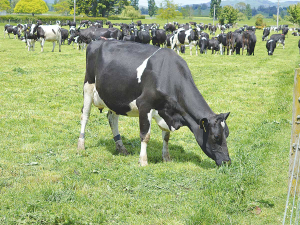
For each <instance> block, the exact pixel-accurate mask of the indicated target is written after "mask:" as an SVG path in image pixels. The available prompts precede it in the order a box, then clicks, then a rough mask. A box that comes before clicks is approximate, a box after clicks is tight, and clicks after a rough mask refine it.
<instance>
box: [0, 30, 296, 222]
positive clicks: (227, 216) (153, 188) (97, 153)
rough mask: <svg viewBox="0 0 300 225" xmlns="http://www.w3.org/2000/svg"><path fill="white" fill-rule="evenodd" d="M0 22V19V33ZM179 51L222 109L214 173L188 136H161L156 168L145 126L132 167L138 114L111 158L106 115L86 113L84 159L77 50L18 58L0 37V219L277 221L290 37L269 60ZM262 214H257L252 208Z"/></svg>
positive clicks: (283, 190)
mask: <svg viewBox="0 0 300 225" xmlns="http://www.w3.org/2000/svg"><path fill="white" fill-rule="evenodd" d="M3 25H4V24H1V27H3ZM256 35H257V40H258V41H257V45H256V48H255V56H245V55H243V56H242V55H240V56H239V55H233V56H227V55H225V56H221V55H211V54H210V52H209V53H208V54H207V55H200V56H198V57H196V56H195V55H193V56H189V54H188V53H187V54H185V55H182V57H183V58H184V59H185V60H186V61H187V63H188V65H189V67H190V69H191V71H192V74H193V77H194V79H195V83H196V85H197V87H198V89H199V90H200V92H201V93H202V94H203V96H204V98H205V99H206V100H207V102H208V103H209V105H210V106H211V108H212V109H213V110H214V111H215V112H217V113H220V112H228V111H230V112H231V114H230V116H229V118H228V121H227V124H228V126H229V130H230V135H229V138H228V139H227V140H228V148H229V152H230V156H231V159H232V165H231V166H230V167H221V168H217V167H216V166H215V164H214V162H213V161H212V160H211V159H209V158H208V157H207V156H206V155H205V154H204V153H203V152H202V151H201V149H200V148H199V146H198V145H197V143H196V141H195V140H194V138H193V136H192V133H190V132H189V130H188V129H187V128H181V129H180V130H179V131H176V132H174V133H172V134H171V138H170V142H169V143H170V155H171V158H172V162H170V163H163V162H162V157H161V149H162V140H161V132H160V130H159V128H158V127H157V126H156V125H155V122H154V121H153V126H152V133H151V140H150V142H149V145H148V160H149V166H147V167H139V166H138V158H139V150H140V141H139V129H138V119H137V118H126V117H120V122H119V127H120V133H121V135H122V136H123V142H124V144H125V146H126V147H127V149H128V150H129V152H130V155H129V156H126V157H125V156H120V155H118V154H117V153H116V152H115V150H114V146H115V145H114V141H113V140H112V134H111V131H110V129H109V125H108V121H107V119H106V111H105V112H104V113H102V114H99V111H98V110H97V109H96V108H93V109H92V111H91V116H90V120H89V123H88V126H87V130H86V147H87V149H86V154H84V155H78V154H77V149H76V147H77V139H78V136H79V131H80V114H81V113H80V110H81V107H82V102H83V99H82V87H83V79H84V73H85V53H84V52H81V51H78V50H76V49H73V48H72V47H71V46H62V52H61V53H59V52H58V48H57V47H56V49H55V52H54V53H52V52H51V50H52V44H51V43H46V44H45V47H44V53H41V52H40V46H39V45H38V44H36V51H34V52H28V51H27V49H25V44H24V43H23V42H20V41H18V40H13V39H8V38H5V39H4V38H3V36H2V35H0V59H1V63H0V87H1V91H0V105H1V106H0V135H1V138H0V202H1V203H0V223H1V224H21V223H24V224H55V223H56V224H101V223H103V224H279V223H281V221H282V218H283V213H284V207H285V200H286V194H287V178H288V163H289V144H290V133H291V118H292V115H291V112H292V90H293V78H294V69H295V68H296V67H298V64H299V62H300V56H299V50H298V48H297V41H298V40H299V37H293V36H291V35H289V37H288V38H287V39H286V48H285V49H282V47H278V48H276V49H275V52H274V55H273V56H268V55H267V50H266V47H265V44H266V43H265V42H262V41H261V36H262V31H257V32H256ZM260 210H261V211H260Z"/></svg>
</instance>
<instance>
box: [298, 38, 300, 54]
mask: <svg viewBox="0 0 300 225" xmlns="http://www.w3.org/2000/svg"><path fill="white" fill-rule="evenodd" d="M298 48H299V54H300V40H299V41H298Z"/></svg>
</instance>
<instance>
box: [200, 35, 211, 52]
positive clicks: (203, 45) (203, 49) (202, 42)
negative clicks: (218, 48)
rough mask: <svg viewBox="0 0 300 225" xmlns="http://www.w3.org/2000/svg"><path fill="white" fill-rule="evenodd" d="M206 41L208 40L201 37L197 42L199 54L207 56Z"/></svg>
mask: <svg viewBox="0 0 300 225" xmlns="http://www.w3.org/2000/svg"><path fill="white" fill-rule="evenodd" d="M208 41H209V39H208V38H206V37H205V36H201V37H200V40H199V48H200V53H201V54H203V53H205V54H207V48H208Z"/></svg>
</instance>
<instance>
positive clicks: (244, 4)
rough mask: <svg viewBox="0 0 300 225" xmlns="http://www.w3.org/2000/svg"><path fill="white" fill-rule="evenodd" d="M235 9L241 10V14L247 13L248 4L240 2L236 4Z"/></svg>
mask: <svg viewBox="0 0 300 225" xmlns="http://www.w3.org/2000/svg"><path fill="white" fill-rule="evenodd" d="M235 8H237V10H239V11H240V12H241V13H245V11H246V3H245V2H239V3H236V4H235Z"/></svg>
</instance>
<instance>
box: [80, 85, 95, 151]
mask: <svg viewBox="0 0 300 225" xmlns="http://www.w3.org/2000/svg"><path fill="white" fill-rule="evenodd" d="M93 90H94V84H89V83H88V82H86V83H85V84H84V87H83V107H82V115H81V130H80V136H79V139H78V147H77V149H78V150H84V149H85V147H84V133H85V127H86V124H87V121H88V119H89V116H90V112H91V106H92V102H93Z"/></svg>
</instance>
